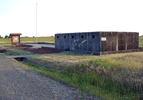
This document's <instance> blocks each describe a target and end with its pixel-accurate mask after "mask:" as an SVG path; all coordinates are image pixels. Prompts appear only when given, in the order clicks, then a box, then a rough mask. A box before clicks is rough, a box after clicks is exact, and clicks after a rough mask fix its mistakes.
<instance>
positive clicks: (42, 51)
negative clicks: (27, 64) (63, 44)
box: [20, 47, 62, 54]
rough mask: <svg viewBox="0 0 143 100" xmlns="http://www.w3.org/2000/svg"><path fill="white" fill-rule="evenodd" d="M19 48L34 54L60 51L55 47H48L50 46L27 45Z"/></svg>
mask: <svg viewBox="0 0 143 100" xmlns="http://www.w3.org/2000/svg"><path fill="white" fill-rule="evenodd" d="M20 49H21V50H25V51H30V52H33V53H36V54H46V53H60V52H62V51H61V50H57V49H50V48H38V49H35V48H28V47H26V48H25V47H22V48H20Z"/></svg>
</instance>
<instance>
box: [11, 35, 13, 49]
mask: <svg viewBox="0 0 143 100" xmlns="http://www.w3.org/2000/svg"><path fill="white" fill-rule="evenodd" d="M12 48H13V36H11V49H12Z"/></svg>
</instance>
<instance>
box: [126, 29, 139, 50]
mask: <svg viewBox="0 0 143 100" xmlns="http://www.w3.org/2000/svg"><path fill="white" fill-rule="evenodd" d="M138 44H139V33H136V32H128V33H127V50H130V49H138V46H139V45H138Z"/></svg>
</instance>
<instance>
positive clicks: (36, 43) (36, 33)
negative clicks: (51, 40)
mask: <svg viewBox="0 0 143 100" xmlns="http://www.w3.org/2000/svg"><path fill="white" fill-rule="evenodd" d="M37 41H38V39H37V3H36V49H38V48H37Z"/></svg>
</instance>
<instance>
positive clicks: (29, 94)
mask: <svg viewBox="0 0 143 100" xmlns="http://www.w3.org/2000/svg"><path fill="white" fill-rule="evenodd" d="M81 97H83V98H82V99H81ZM78 99H80V100H97V99H98V100H99V98H95V97H93V96H90V95H88V94H85V93H81V92H80V91H78V90H75V89H74V88H72V87H69V86H67V85H65V84H62V83H60V82H57V81H55V80H53V79H51V78H47V77H44V76H42V75H40V74H38V73H36V72H34V71H32V70H30V69H26V68H24V67H19V65H18V64H17V63H16V62H12V61H11V60H9V59H7V58H5V57H2V56H0V100H78Z"/></svg>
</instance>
